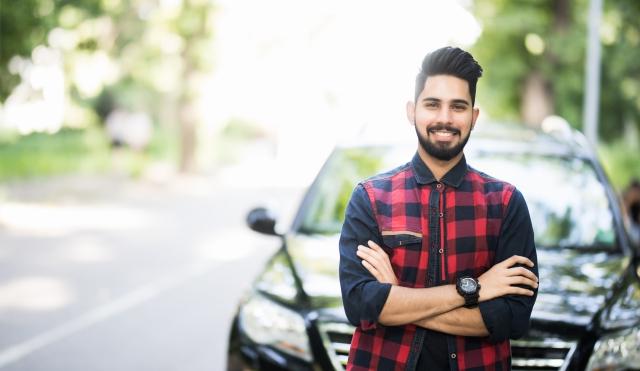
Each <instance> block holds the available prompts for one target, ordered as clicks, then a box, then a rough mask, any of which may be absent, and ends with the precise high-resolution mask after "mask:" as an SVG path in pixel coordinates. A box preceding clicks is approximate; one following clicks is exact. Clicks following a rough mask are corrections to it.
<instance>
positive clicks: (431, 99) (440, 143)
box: [407, 75, 479, 161]
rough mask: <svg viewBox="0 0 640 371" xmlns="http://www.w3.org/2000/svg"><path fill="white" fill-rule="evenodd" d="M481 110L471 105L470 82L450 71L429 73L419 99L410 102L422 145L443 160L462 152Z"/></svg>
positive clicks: (412, 116) (428, 152) (409, 111)
mask: <svg viewBox="0 0 640 371" xmlns="http://www.w3.org/2000/svg"><path fill="white" fill-rule="evenodd" d="M478 113H479V112H478V109H477V108H473V107H472V105H471V95H470V94H469V83H467V81H465V80H463V79H460V78H458V77H455V76H451V75H436V76H429V77H428V78H427V80H426V81H425V84H424V89H423V90H422V93H420V95H419V96H418V100H417V102H415V103H411V102H410V103H409V104H408V105H407V116H408V117H409V121H411V122H412V123H413V124H414V125H415V129H416V134H417V135H418V140H419V142H420V146H421V147H422V149H423V150H424V151H425V152H426V154H427V155H429V156H431V157H434V158H436V159H438V160H441V161H451V160H452V159H456V158H458V157H459V156H461V155H462V149H463V148H464V146H465V144H466V143H467V141H468V140H469V136H470V135H471V129H473V126H474V125H475V122H476V119H477V118H478Z"/></svg>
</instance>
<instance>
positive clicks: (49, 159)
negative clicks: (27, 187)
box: [0, 127, 175, 181]
mask: <svg viewBox="0 0 640 371" xmlns="http://www.w3.org/2000/svg"><path fill="white" fill-rule="evenodd" d="M170 142H171V140H170V138H169V137H168V135H163V134H162V133H159V134H158V135H156V136H155V137H154V139H153V141H152V143H151V145H150V147H149V148H148V150H147V151H146V152H145V153H138V152H134V151H131V150H127V149H120V150H117V152H118V153H117V154H116V153H114V152H116V151H114V150H113V149H112V148H111V147H110V145H109V140H108V138H107V136H106V135H105V133H104V131H103V130H102V129H101V128H99V127H92V128H88V129H63V130H61V131H59V132H58V133H56V134H53V135H52V134H43V133H35V134H30V135H26V136H18V135H11V136H7V135H5V136H4V137H0V181H3V180H10V179H23V178H35V177H46V176H52V175H59V174H67V173H87V174H95V173H101V172H107V171H113V170H116V171H124V172H126V173H128V174H129V175H131V176H134V177H135V176H137V175H139V174H141V172H142V171H143V170H144V167H145V166H146V165H147V164H148V163H149V162H150V161H151V160H153V159H159V158H164V157H171V156H172V155H173V153H174V152H175V151H173V152H172V149H173V148H174V147H175V146H171V145H170Z"/></svg>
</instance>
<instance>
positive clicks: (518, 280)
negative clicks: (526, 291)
mask: <svg viewBox="0 0 640 371" xmlns="http://www.w3.org/2000/svg"><path fill="white" fill-rule="evenodd" d="M509 285H525V286H529V287H532V288H534V289H536V288H538V282H536V281H534V280H531V279H529V278H526V277H523V276H514V277H511V278H510V279H509Z"/></svg>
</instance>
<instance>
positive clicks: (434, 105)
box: [424, 102, 438, 109]
mask: <svg viewBox="0 0 640 371" xmlns="http://www.w3.org/2000/svg"><path fill="white" fill-rule="evenodd" d="M424 107H425V108H428V109H433V108H438V103H437V102H426V103H425V104H424Z"/></svg>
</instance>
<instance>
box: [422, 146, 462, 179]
mask: <svg viewBox="0 0 640 371" xmlns="http://www.w3.org/2000/svg"><path fill="white" fill-rule="evenodd" d="M418 155H419V156H420V158H421V159H422V161H423V162H424V164H425V165H427V167H428V168H429V170H431V173H433V176H434V177H435V178H436V179H437V180H438V181H440V179H442V177H443V176H444V175H445V174H446V173H448V172H449V170H451V169H453V167H454V166H456V165H457V164H458V162H460V159H462V156H463V155H464V153H463V152H462V151H461V152H460V153H458V154H457V155H456V157H454V158H452V159H451V160H448V161H445V160H440V159H437V158H435V157H433V156H431V155H430V154H428V153H427V152H426V151H425V150H424V148H422V146H418Z"/></svg>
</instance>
